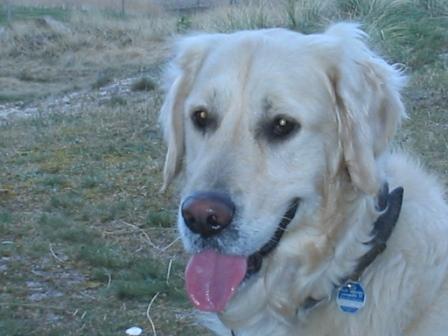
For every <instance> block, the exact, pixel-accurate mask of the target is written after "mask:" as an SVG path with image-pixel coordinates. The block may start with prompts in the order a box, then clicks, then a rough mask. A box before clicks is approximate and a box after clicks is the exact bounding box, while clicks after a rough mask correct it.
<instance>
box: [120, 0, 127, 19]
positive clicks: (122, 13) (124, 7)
mask: <svg viewBox="0 0 448 336" xmlns="http://www.w3.org/2000/svg"><path fill="white" fill-rule="evenodd" d="M125 1H126V0H121V15H122V16H125V14H126V4H125Z"/></svg>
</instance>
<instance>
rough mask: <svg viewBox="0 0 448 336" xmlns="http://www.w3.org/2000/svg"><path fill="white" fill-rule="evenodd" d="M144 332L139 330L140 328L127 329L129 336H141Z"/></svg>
mask: <svg viewBox="0 0 448 336" xmlns="http://www.w3.org/2000/svg"><path fill="white" fill-rule="evenodd" d="M142 332H143V329H142V328H139V327H131V328H129V329H126V335H129V336H139V335H141V334H142Z"/></svg>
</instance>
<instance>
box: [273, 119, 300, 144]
mask: <svg viewBox="0 0 448 336" xmlns="http://www.w3.org/2000/svg"><path fill="white" fill-rule="evenodd" d="M299 128H300V125H299V123H298V122H297V121H295V120H293V119H291V118H288V117H285V116H277V117H275V118H274V120H273V121H272V124H271V127H270V130H269V133H270V134H269V136H270V137H271V138H273V139H278V140H280V139H284V138H286V137H288V136H289V135H291V134H292V133H294V132H295V131H296V130H298V129H299Z"/></svg>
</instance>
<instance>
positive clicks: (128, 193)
mask: <svg viewBox="0 0 448 336" xmlns="http://www.w3.org/2000/svg"><path fill="white" fill-rule="evenodd" d="M20 2H21V4H22V3H23V5H26V6H21V4H20V5H19V1H14V6H13V10H12V12H13V15H12V16H11V17H9V18H8V17H7V13H6V12H5V7H0V115H1V112H2V110H5V109H8V108H9V107H10V106H12V105H14V106H15V107H16V108H17V110H18V111H19V112H18V113H19V114H20V111H22V110H24V109H25V108H26V107H27V106H30V105H32V106H37V108H36V110H35V113H34V114H33V115H31V116H28V117H27V118H18V117H17V118H7V119H3V120H0V143H1V146H0V165H1V167H2V169H1V170H0V333H1V335H87V334H89V335H90V334H91V335H123V334H124V330H125V329H126V328H127V327H130V326H132V325H139V326H141V327H142V328H143V329H144V330H145V335H151V333H152V325H151V322H150V321H149V319H148V316H147V308H148V303H149V302H150V300H151V299H152V298H153V297H155V295H156V294H157V293H159V295H158V296H157V297H156V299H155V301H154V302H153V305H152V306H151V310H150V312H149V316H150V317H151V318H152V321H153V322H154V324H155V327H156V330H157V332H158V335H198V334H201V335H203V334H205V332H204V331H202V330H201V331H200V329H198V327H196V326H195V325H194V323H193V320H192V318H191V316H190V313H189V311H190V310H189V307H190V305H189V304H188V302H186V299H185V297H184V294H183V279H182V278H183V275H182V274H183V265H184V261H185V260H184V257H183V255H182V253H181V246H180V244H179V242H178V241H176V233H175V229H174V227H173V223H174V220H175V212H176V211H175V201H176V200H175V199H173V196H172V195H171V194H170V193H168V194H165V195H161V194H159V193H158V189H159V188H160V185H161V181H160V180H161V177H160V170H161V164H162V158H163V145H162V144H161V140H160V135H159V129H158V126H157V123H156V119H157V113H158V109H159V107H160V104H161V101H162V93H161V92H160V90H159V89H158V88H157V83H158V82H159V78H158V77H159V72H160V71H159V69H160V67H161V65H162V64H163V62H164V59H165V58H166V56H167V50H168V47H167V46H166V44H165V40H166V39H167V38H169V37H170V36H172V35H173V34H176V33H183V32H188V31H191V30H207V31H234V30H237V29H251V28H261V27H272V26H282V27H288V28H290V29H296V30H300V31H306V32H311V31H317V30H320V29H323V27H324V26H326V25H327V24H328V23H329V22H331V21H337V20H356V21H359V22H361V23H362V24H363V26H364V28H365V29H366V30H367V31H368V32H369V33H370V34H371V36H372V43H373V44H374V46H375V48H376V49H377V50H378V51H379V52H380V53H381V54H383V55H385V57H386V58H388V59H389V60H390V61H392V62H399V63H402V64H403V68H404V70H405V71H406V73H407V74H408V75H409V88H408V89H407V90H406V91H405V101H406V105H407V107H408V112H409V115H410V119H409V121H407V122H406V123H405V125H404V128H403V130H402V131H401V133H400V137H399V140H398V141H397V145H399V146H405V147H410V148H411V149H413V150H414V151H416V152H417V153H419V155H420V156H421V158H422V161H424V162H425V163H426V164H427V165H429V166H430V167H431V168H432V169H434V170H435V171H437V172H438V173H439V174H440V175H441V176H442V178H444V179H445V180H448V178H447V177H448V159H447V158H448V149H447V148H448V113H447V109H448V92H447V87H448V72H447V67H448V47H447V46H448V23H447V16H448V5H447V4H446V3H445V2H444V1H442V0H440V1H438V0H427V1H423V0H420V1H418V0H415V1H411V0H409V1H405V0H400V1H386V0H374V1H367V0H337V1H329V0H328V1H324V0H321V1H311V0H284V1H275V2H274V1H263V0H259V1H255V0H254V1H239V2H240V4H239V5H237V6H221V7H217V8H214V9H212V10H209V11H206V12H197V13H194V12H192V13H189V14H187V13H184V14H182V15H181V14H177V15H174V14H169V13H166V12H164V11H163V10H161V9H160V7H157V8H158V9H157V13H156V14H154V13H155V12H152V11H151V12H147V11H144V10H140V9H138V11H139V13H136V12H132V11H129V13H127V14H126V15H125V16H123V15H121V13H120V9H116V10H114V9H112V10H111V8H110V7H108V8H107V10H105V9H104V8H105V7H101V6H102V5H105V4H106V1H100V0H98V1H96V4H97V7H96V8H97V10H89V11H85V10H79V9H76V8H73V7H71V6H65V7H64V8H62V7H59V6H58V5H59V4H60V3H61V2H62V1H60V2H59V1H56V0H53V1H51V0H49V1H48V2H47V3H46V5H45V6H44V5H43V4H44V1H40V0H39V1H37V0H36V1H31V0H30V1H25V0H23V2H22V1H20ZM66 3H68V1H66ZM77 3H78V4H79V3H81V2H77ZM89 3H90V4H91V3H93V2H92V1H89ZM110 3H111V2H107V4H110ZM139 3H140V4H142V5H144V4H145V3H144V2H143V1H141V2H139V1H135V2H134V5H135V6H137V5H138V4H139ZM146 3H149V2H146ZM50 5H51V6H50ZM98 8H100V9H99V10H98ZM136 8H137V7H136ZM154 8H156V7H154ZM128 77H138V79H137V80H136V81H135V82H133V83H132V85H130V90H129V92H127V93H126V95H124V94H121V93H120V91H118V92H117V93H113V94H109V93H108V91H107V90H106V91H104V92H105V94H104V96H103V91H101V90H102V88H104V87H105V86H107V85H109V84H110V83H115V82H116V79H118V78H128ZM73 91H75V92H82V93H83V94H81V95H78V96H75V98H73V100H75V101H76V100H78V102H77V104H75V103H72V102H70V103H69V104H72V107H71V108H70V109H68V108H67V105H68V103H67V101H65V100H64V99H60V98H64V97H65V94H66V93H67V92H73ZM91 92H96V94H91ZM76 97H77V98H76ZM100 98H101V99H100ZM59 101H60V103H55V106H53V107H52V108H51V109H50V108H49V105H50V103H51V102H59ZM78 103H79V104H78Z"/></svg>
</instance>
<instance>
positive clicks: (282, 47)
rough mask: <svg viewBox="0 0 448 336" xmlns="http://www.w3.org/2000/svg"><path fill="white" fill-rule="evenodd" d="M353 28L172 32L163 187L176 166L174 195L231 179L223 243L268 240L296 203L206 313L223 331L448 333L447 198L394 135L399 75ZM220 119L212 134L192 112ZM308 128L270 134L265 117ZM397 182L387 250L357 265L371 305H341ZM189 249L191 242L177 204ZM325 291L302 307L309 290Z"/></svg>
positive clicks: (237, 249)
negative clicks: (256, 267)
mask: <svg viewBox="0 0 448 336" xmlns="http://www.w3.org/2000/svg"><path fill="white" fill-rule="evenodd" d="M364 37H365V34H364V33H363V32H362V31H360V30H359V29H358V27H357V26H356V25H352V24H345V23H341V24H337V25H333V26H332V27H330V28H329V29H328V30H327V31H326V32H325V33H323V34H313V35H302V34H299V33H295V32H290V31H287V30H283V29H268V30H260V31H243V32H238V33H234V34H203V35H195V36H190V37H185V38H183V39H181V40H180V41H179V42H178V44H177V49H176V51H175V58H174V59H173V61H172V63H171V66H170V69H169V72H168V75H167V96H166V99H165V103H164V105H163V107H162V111H161V122H162V125H163V129H164V134H165V139H166V141H167V145H168V151H167V156H166V163H165V170H164V176H165V186H166V185H167V184H168V183H169V182H170V181H171V180H172V179H173V178H174V177H175V176H176V175H177V174H179V172H181V171H183V174H182V176H183V177H182V178H183V190H182V197H185V196H186V195H188V194H190V193H191V192H193V191H198V190H200V191H202V190H211V189H213V190H216V189H219V190H220V189H224V191H226V192H228V193H229V194H230V195H231V197H232V199H233V200H234V202H235V203H236V206H237V209H238V210H237V211H238V216H237V217H236V218H235V221H234V223H232V225H233V226H234V227H235V229H236V230H238V232H239V235H238V237H237V238H232V239H230V238H228V237H226V236H225V235H223V237H222V239H220V240H218V242H217V244H219V246H220V248H221V250H222V251H224V252H225V253H229V254H238V255H250V254H252V253H254V252H255V251H257V250H258V249H259V248H260V247H261V246H263V245H264V244H265V243H266V242H267V241H268V240H269V239H270V237H272V235H273V233H274V231H275V230H276V228H277V225H278V223H279V221H280V219H281V216H282V215H283V214H284V213H285V210H286V208H287V206H288V202H289V201H290V200H291V199H292V198H294V197H299V198H300V199H301V203H300V207H299V210H298V212H297V214H296V216H295V217H294V219H293V221H292V222H291V223H290V224H289V226H288V228H287V231H286V232H285V234H284V236H283V238H282V240H281V242H280V244H279V245H278V246H277V248H276V249H275V250H274V251H273V253H272V254H271V255H270V256H268V257H267V258H265V259H264V262H263V267H262V269H261V270H260V272H259V273H258V274H256V275H254V276H253V277H251V278H250V279H249V280H248V281H246V282H245V283H243V284H242V285H241V287H240V288H239V289H238V292H237V294H236V295H235V297H234V298H233V299H232V300H231V301H230V303H229V305H228V306H227V308H226V310H225V311H224V312H222V313H220V314H218V315H212V314H205V315H204V316H203V317H202V318H203V320H204V321H206V324H207V325H208V326H209V327H210V328H211V329H213V330H215V332H216V333H217V334H219V335H230V330H234V332H235V333H236V335H238V336H240V335H248V336H249V335H254V336H255V335H256V336H262V335H279V336H281V335H313V336H326V335H328V336H330V335H331V336H339V335H341V336H342V335H344V336H349V335H352V336H360V335H363V336H368V335H372V336H373V335H375V336H387V335H391V336H395V335H406V336H417V335H418V336H423V335H424V336H432V335H434V336H436V335H437V336H442V335H448V280H447V267H448V206H447V204H446V202H445V200H444V191H443V188H442V187H441V183H440V181H438V180H437V179H436V178H435V177H434V176H432V175H431V174H429V173H428V172H426V171H425V170H424V169H423V168H422V167H421V166H420V165H419V164H418V163H417V162H416V161H415V160H413V159H411V158H409V156H408V155H406V154H403V153H400V152H393V151H391V150H390V149H389V148H388V147H389V143H390V140H391V138H392V137H393V135H394V133H395V131H396V129H397V127H398V126H399V123H400V119H401V118H402V117H403V116H405V112H404V108H403V105H402V102H401V99H400V93H399V91H400V89H401V87H402V86H403V77H402V75H401V74H400V72H399V71H398V70H397V69H395V68H394V67H393V66H391V65H389V64H387V63H386V62H385V61H383V60H382V59H381V58H379V57H378V56H376V55H375V54H374V53H373V52H371V51H370V50H369V49H368V48H367V47H366V45H365V44H364V41H363V39H364ZM198 109H206V110H207V111H208V112H209V114H210V115H212V116H213V117H214V118H215V119H216V120H217V126H216V129H214V130H213V131H210V132H207V133H205V134H203V133H201V132H199V131H198V130H197V129H195V128H194V127H193V125H192V122H191V114H192V113H193V112H194V111H195V110H198ZM279 114H281V115H287V116H290V117H292V118H294V119H295V120H297V121H298V122H300V124H301V128H300V130H299V131H298V132H297V134H294V135H293V137H291V138H289V139H287V140H285V141H282V142H279V143H275V144H273V143H270V142H269V141H268V140H267V139H264V138H263V137H262V136H261V137H260V136H259V135H257V134H258V133H257V125H258V123H259V122H260V121H261V120H269V119H270V118H274V117H275V116H276V115H279ZM385 181H387V182H388V183H389V185H390V188H391V189H393V188H395V187H397V186H402V187H403V188H404V200H403V207H402V211H401V214H400V218H399V221H398V223H397V225H396V228H395V230H394V232H393V234H392V236H391V238H390V240H389V242H388V245H387V249H386V250H385V252H384V253H383V254H382V255H380V256H379V257H378V258H377V259H376V260H375V261H374V262H373V264H371V265H370V266H369V267H368V268H367V270H366V271H365V272H364V273H363V275H362V279H361V281H362V283H363V284H364V287H365V289H366V292H367V302H366V306H365V307H364V308H363V309H362V310H360V311H359V312H358V313H357V314H356V315H353V316H352V315H347V314H344V313H342V312H340V311H339V310H338V308H337V306H336V304H335V302H334V299H333V298H332V295H333V294H334V293H333V292H334V286H333V284H334V283H337V282H338V281H339V279H340V278H342V277H344V276H346V275H348V274H350V273H351V272H352V270H353V268H354V266H355V265H356V262H357V259H358V258H359V257H360V256H362V255H363V254H364V253H365V252H366V251H367V249H368V247H367V246H366V245H365V244H363V243H364V242H366V241H368V240H369V239H370V237H369V233H370V231H371V229H372V223H373V222H374V221H375V219H376V218H377V216H378V213H377V212H376V210H375V196H376V194H377V192H378V190H379V187H380V186H381V185H382V183H383V182H385ZM178 225H179V231H180V233H181V236H182V239H183V243H184V246H185V248H186V250H187V252H189V253H194V252H197V251H198V250H199V249H200V247H199V245H198V244H197V237H195V236H194V235H193V234H192V233H191V232H189V230H188V229H187V228H186V227H185V225H184V223H183V221H182V218H181V216H179V222H178ZM310 296H311V297H313V298H315V299H326V301H324V302H323V303H322V304H320V305H319V306H318V307H316V308H315V309H312V310H310V311H306V310H304V309H302V308H301V307H302V304H303V302H304V300H305V299H306V298H307V297H310Z"/></svg>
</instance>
